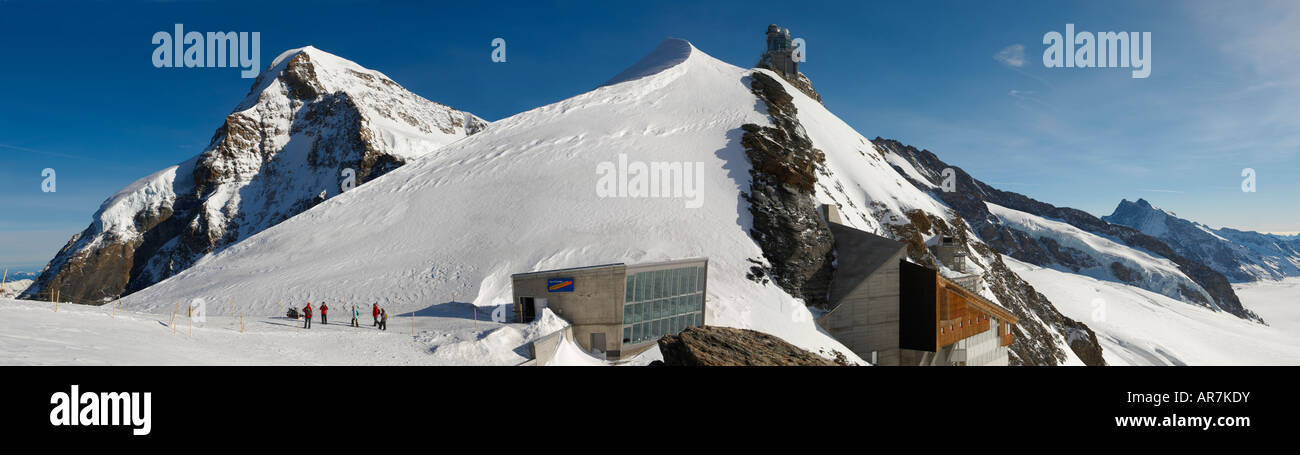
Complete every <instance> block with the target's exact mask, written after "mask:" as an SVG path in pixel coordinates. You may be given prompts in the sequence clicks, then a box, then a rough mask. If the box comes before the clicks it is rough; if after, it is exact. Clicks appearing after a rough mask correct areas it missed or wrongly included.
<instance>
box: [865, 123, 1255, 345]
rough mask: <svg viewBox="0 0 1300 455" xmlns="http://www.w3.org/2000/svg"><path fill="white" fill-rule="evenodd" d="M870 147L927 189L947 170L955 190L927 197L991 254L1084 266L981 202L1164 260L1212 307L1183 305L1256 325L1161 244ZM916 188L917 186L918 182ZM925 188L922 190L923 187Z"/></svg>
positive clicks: (1226, 287) (1221, 286)
mask: <svg viewBox="0 0 1300 455" xmlns="http://www.w3.org/2000/svg"><path fill="white" fill-rule="evenodd" d="M873 142H874V143H875V144H876V146H877V147H881V148H884V149H887V150H891V151H893V152H894V153H897V154H898V155H899V156H901V157H903V158H905V159H907V160H908V161H909V162H911V163H912V165H913V166H914V167H916V168H918V169H926V170H929V171H930V175H927V177H929V178H930V179H931V181H930V182H927V183H929V184H932V185H939V184H940V183H941V182H942V180H941V177H940V175H939V172H940V171H941V170H943V169H947V168H951V169H953V170H954V172H955V175H956V184H957V188H958V190H957V191H951V192H934V193H932V194H933V195H934V196H935V197H937V198H939V199H941V200H943V202H944V203H946V204H948V206H949V207H952V208H953V209H954V210H955V211H957V213H958V214H960V215H961V216H962V217H963V218H965V219H966V220H967V222H969V223H970V224H971V227H972V228H973V229H974V231H975V232H977V233H979V234H980V236H981V237H982V238H983V239H984V240H985V242H988V243H989V245H992V246H993V247H995V248H997V249H998V251H999V252H1001V253H1003V254H1009V255H1011V256H1012V257H1014V258H1017V259H1020V260H1022V261H1025V262H1029V263H1032V264H1036V265H1046V264H1050V263H1052V262H1053V261H1055V260H1058V259H1063V260H1064V261H1065V262H1064V264H1065V265H1067V266H1074V267H1078V266H1087V265H1086V264H1084V263H1080V262H1077V261H1075V260H1073V259H1070V258H1069V257H1070V254H1064V255H1063V254H1062V252H1061V251H1059V250H1058V251H1057V252H1053V251H1052V249H1051V247H1050V246H1049V245H1045V244H1043V243H1042V242H1038V241H1037V240H1036V239H1028V237H1027V236H1025V235H1024V234H1023V233H1020V232H1019V231H1016V230H1014V229H1011V228H1009V227H1007V226H1004V225H1002V224H1001V223H1000V222H999V221H998V218H997V217H996V216H994V215H993V214H992V213H990V212H989V211H988V207H987V206H986V205H985V202H992V203H994V204H997V205H1000V206H1003V207H1007V208H1010V209H1014V210H1019V211H1022V212H1026V213H1030V214H1033V215H1037V216H1041V217H1044V218H1049V219H1055V220H1060V221H1062V222H1065V223H1067V224H1070V225H1072V226H1074V227H1077V228H1079V229H1082V230H1084V231H1088V232H1091V233H1093V234H1097V235H1100V236H1103V237H1107V238H1110V239H1113V240H1116V241H1118V242H1120V243H1123V244H1125V245H1128V246H1130V247H1132V248H1136V249H1138V250H1143V251H1146V252H1149V253H1152V254H1155V255H1158V256H1163V257H1165V258H1168V259H1170V260H1171V261H1173V262H1174V263H1175V264H1177V265H1178V268H1179V270H1181V271H1182V272H1183V273H1184V274H1186V275H1187V277H1188V278H1191V279H1192V281H1194V282H1195V283H1196V284H1198V285H1200V286H1201V287H1202V288H1204V289H1205V290H1206V291H1207V292H1209V293H1210V295H1211V297H1212V298H1213V299H1214V302H1213V303H1211V302H1206V301H1204V299H1203V298H1202V297H1201V294H1200V293H1197V292H1183V295H1184V297H1185V298H1186V299H1188V300H1190V301H1191V302H1192V303H1198V304H1203V305H1206V306H1211V305H1212V306H1214V307H1217V308H1221V309H1223V310H1224V311H1227V312H1229V313H1231V314H1233V315H1236V316H1237V317H1240V318H1243V319H1250V320H1255V321H1260V322H1262V319H1260V318H1259V316H1258V315H1256V314H1255V313H1254V312H1251V311H1250V310H1247V309H1245V308H1244V307H1242V306H1241V301H1240V300H1239V299H1238V298H1237V295H1236V293H1235V292H1233V290H1232V285H1231V284H1230V283H1229V282H1228V280H1227V278H1225V277H1224V276H1223V275H1222V274H1219V273H1218V272H1216V271H1214V270H1213V269H1210V268H1209V267H1207V266H1205V264H1202V263H1200V262H1197V261H1194V260H1191V259H1188V258H1186V257H1184V256H1182V255H1179V254H1178V253H1176V252H1174V250H1173V249H1171V248H1170V247H1169V246H1168V245H1166V244H1165V243H1164V242H1161V241H1160V240H1158V239H1156V238H1154V237H1151V236H1149V235H1146V234H1143V233H1142V232H1141V231H1138V230H1136V229H1133V228H1131V227H1128V226H1122V225H1116V224H1110V223H1107V222H1105V221H1103V220H1101V219H1100V218H1097V217H1095V216H1092V215H1090V214H1088V213H1087V212H1084V211H1082V210H1078V209H1073V208H1069V207H1056V206H1054V205H1051V204H1047V203H1045V202H1040V201H1037V200H1034V199H1031V198H1029V197H1026V196H1024V195H1021V194H1018V193H1012V192H1008V191H1002V190H998V189H996V188H993V187H991V186H988V185H986V184H985V183H984V182H981V181H979V180H976V179H975V178H974V177H971V176H970V174H967V173H966V172H965V171H964V170H962V169H961V168H958V167H954V166H949V165H948V164H947V163H944V162H943V161H942V160H940V159H939V158H938V157H937V156H935V155H934V153H931V152H930V151H929V150H917V149H916V148H915V147H911V146H908V145H904V144H902V143H899V142H898V141H894V140H889V139H882V138H876V139H874V140H873ZM904 175H907V174H904ZM908 178H909V179H910V178H911V177H910V176H909V177H908ZM917 183H918V187H921V186H922V185H920V182H917ZM925 187H927V188H928V186H925ZM1065 253H1068V252H1065ZM1071 261H1074V262H1071ZM1188 291H1191V290H1190V289H1189V290H1188Z"/></svg>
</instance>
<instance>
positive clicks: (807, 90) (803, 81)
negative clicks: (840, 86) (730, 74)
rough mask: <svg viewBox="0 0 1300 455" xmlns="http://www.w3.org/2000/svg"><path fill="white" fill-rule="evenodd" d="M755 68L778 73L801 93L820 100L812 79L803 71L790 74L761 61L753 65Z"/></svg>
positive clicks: (819, 101) (820, 97) (820, 96)
mask: <svg viewBox="0 0 1300 455" xmlns="http://www.w3.org/2000/svg"><path fill="white" fill-rule="evenodd" d="M755 68H763V69H766V70H771V71H772V72H773V73H776V74H777V75H780V76H781V79H785V81H786V82H789V83H790V85H793V86H794V88H796V89H799V91H801V92H803V94H805V95H808V97H809V98H812V99H815V100H817V102H818V103H821V102H822V95H821V94H820V93H817V90H815V89H813V85H812V80H811V79H808V76H805V75H804V74H803V73H795V74H790V73H787V72H784V71H781V70H780V69H777V68H773V67H771V66H769V65H766V64H764V63H763V62H759V63H758V65H756V66H755ZM823 104H825V103H823Z"/></svg>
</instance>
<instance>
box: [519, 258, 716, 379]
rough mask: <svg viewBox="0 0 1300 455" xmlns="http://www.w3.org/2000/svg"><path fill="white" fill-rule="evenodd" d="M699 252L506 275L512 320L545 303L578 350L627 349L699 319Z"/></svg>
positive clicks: (612, 354) (618, 353) (703, 262)
mask: <svg viewBox="0 0 1300 455" xmlns="http://www.w3.org/2000/svg"><path fill="white" fill-rule="evenodd" d="M708 268H709V260H708V259H707V258H693V259H682V260H675V261H667V262H654V263H644V264H634V265H627V264H622V263H617V264H606V265H596V266H588V267H577V268H569V269H559V270H545V271H539V272H529V273H519V274H515V275H511V281H512V283H513V294H514V295H513V297H514V305H513V307H514V317H515V320H516V321H521V322H530V321H533V320H534V319H536V318H537V316H538V315H539V314H540V313H541V311H542V309H543V308H550V309H551V311H552V312H554V313H555V314H556V315H557V316H559V317H561V318H563V319H564V320H565V321H568V322H569V324H570V325H571V326H572V330H573V339H574V340H575V341H576V342H577V343H578V345H579V346H581V347H582V348H583V349H584V350H586V351H588V352H593V353H603V354H604V355H605V356H606V358H609V359H618V358H622V357H627V356H632V355H636V354H638V353H640V352H641V351H644V350H645V349H647V348H649V347H650V346H653V345H654V344H655V342H657V341H658V340H659V338H660V337H662V336H664V335H669V334H676V333H679V332H681V331H682V330H685V329H686V328H687V327H692V326H703V325H704V322H705V321H704V313H705V312H704V305H705V301H704V296H705V295H706V293H705V291H706V288H707V286H706V284H707V283H708Z"/></svg>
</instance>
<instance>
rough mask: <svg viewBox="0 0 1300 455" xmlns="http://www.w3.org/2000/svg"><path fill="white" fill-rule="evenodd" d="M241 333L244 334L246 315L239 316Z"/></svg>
mask: <svg viewBox="0 0 1300 455" xmlns="http://www.w3.org/2000/svg"><path fill="white" fill-rule="evenodd" d="M239 333H244V315H243V314H242V313H241V314H240V315H239Z"/></svg>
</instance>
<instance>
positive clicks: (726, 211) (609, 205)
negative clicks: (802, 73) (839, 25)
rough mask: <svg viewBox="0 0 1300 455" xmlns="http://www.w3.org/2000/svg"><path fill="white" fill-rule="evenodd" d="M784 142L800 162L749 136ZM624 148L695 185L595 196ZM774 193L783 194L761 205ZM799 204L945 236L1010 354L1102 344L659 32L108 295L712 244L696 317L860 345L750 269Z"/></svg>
mask: <svg viewBox="0 0 1300 455" xmlns="http://www.w3.org/2000/svg"><path fill="white" fill-rule="evenodd" d="M791 146H796V147H798V151H799V152H800V153H799V154H798V156H800V157H804V158H807V161H798V162H791V161H785V160H784V158H781V155H780V154H779V153H773V154H772V155H762V154H758V153H756V151H757V150H758V148H762V147H768V148H767V149H765V150H767V151H770V152H779V151H782V150H785V148H787V147H791ZM819 154H820V156H821V157H820V158H818V156H819ZM765 157H773V158H774V161H771V162H769V161H765ZM619 163H630V164H629V166H628V168H629V169H630V168H631V167H632V165H635V164H636V163H641V164H646V163H649V164H654V163H660V164H667V165H669V166H665V167H668V168H671V165H672V164H676V165H678V166H679V167H678V168H679V169H683V170H691V174H686V175H687V176H689V177H688V178H686V179H685V180H686V182H687V184H688V186H694V185H699V186H698V188H697V189H698V193H697V194H696V195H695V196H696V198H697V199H698V200H696V199H694V198H692V197H691V196H690V195H683V196H682V197H665V196H660V197H638V196H637V195H635V194H633V192H624V193H618V192H615V193H614V194H606V193H603V192H602V191H601V188H602V185H603V184H602V182H603V180H602V175H603V174H602V172H601V170H602V169H607V168H621V167H622V166H621V165H620V164H619ZM696 170H698V172H697V171H696ZM773 176H783V177H785V178H790V179H795V180H790V181H782V180H781V179H776V180H771V179H770V178H771V177H773ZM670 177H671V175H670ZM814 178H815V180H814ZM635 181H636V178H635V177H633V178H628V179H627V181H626V182H624V185H629V184H634V183H635ZM692 181H693V182H692ZM769 190H771V191H772V192H773V193H772V194H779V193H780V192H782V191H785V192H789V193H790V194H795V196H778V197H779V198H780V201H781V202H779V203H776V204H774V205H770V206H769V205H764V204H766V203H764V202H761V201H760V200H761V199H762V198H763V195H762V194H761V193H766V192H769ZM620 194H621V196H620ZM813 201H815V202H821V203H833V204H836V205H838V206H840V207H841V212H842V213H843V214H844V217H845V219H846V222H848V223H851V224H852V225H854V226H857V227H859V228H860V229H864V230H868V231H871V232H876V233H880V234H883V235H887V236H891V237H894V238H899V239H902V240H904V241H907V242H909V245H911V246H912V249H913V250H915V251H914V253H915V254H914V256H913V260H917V261H920V262H925V263H928V264H931V265H933V264H934V259H933V256H932V255H931V254H930V252H929V250H928V249H927V245H933V244H935V243H936V242H937V241H938V238H939V236H941V235H947V234H953V235H957V236H959V237H960V238H961V239H962V241H963V242H964V243H963V244H966V245H968V246H969V248H971V249H972V250H974V251H975V253H974V255H973V256H972V262H973V265H972V267H973V268H974V269H975V270H976V271H977V272H982V273H983V274H984V277H985V279H984V283H985V284H984V285H983V286H982V288H981V289H979V290H978V291H979V292H981V293H983V294H985V295H986V296H987V297H989V298H990V299H994V300H996V301H1000V302H1002V303H1003V304H1004V305H1006V306H1008V307H1009V308H1012V309H1013V310H1014V311H1016V312H1017V314H1020V315H1021V316H1022V325H1021V327H1020V328H1019V330H1021V333H1020V335H1018V336H1017V341H1016V344H1014V345H1013V352H1014V353H1015V357H1014V358H1013V363H1025V364H1061V363H1076V364H1077V363H1083V362H1082V361H1081V360H1080V355H1079V354H1076V352H1083V353H1085V354H1084V355H1087V356H1089V357H1090V358H1091V357H1095V358H1096V359H1097V360H1098V361H1099V360H1100V349H1099V348H1098V347H1097V344H1096V339H1095V337H1094V336H1093V335H1092V333H1091V331H1090V330H1088V329H1087V327H1086V326H1084V325H1083V324H1080V323H1078V322H1076V321H1073V320H1069V319H1068V318H1065V317H1064V316H1062V315H1060V313H1059V312H1056V311H1055V310H1054V309H1052V308H1051V306H1050V304H1045V305H1044V304H1043V303H1042V302H1043V301H1040V300H1039V299H1038V297H1039V296H1037V295H1036V294H1034V293H1032V292H1031V291H1030V290H1028V289H1027V286H1025V285H1024V284H1023V281H1021V280H1019V278H1018V277H1015V276H1014V274H1013V273H1011V272H1010V271H1009V270H1008V269H1007V268H1006V266H1005V264H1002V262H1001V259H1000V256H998V254H997V253H996V252H994V251H993V250H992V249H991V248H989V247H988V246H986V245H983V244H982V243H980V242H979V240H978V238H977V237H976V236H975V235H974V234H973V233H972V232H971V231H969V230H968V229H967V228H966V225H965V222H964V221H962V220H961V218H960V217H959V216H957V215H956V214H955V213H953V212H952V211H951V210H949V209H948V208H947V207H946V206H944V205H943V204H942V203H940V202H939V201H936V200H935V199H934V198H932V197H930V196H929V195H927V194H925V193H924V192H922V191H920V190H918V189H917V188H915V187H913V186H912V185H910V184H909V183H908V182H907V180H906V179H904V178H903V177H902V176H900V175H899V174H898V173H897V172H896V171H895V170H894V169H893V168H892V167H891V166H890V165H889V164H888V163H887V162H886V161H885V160H884V159H883V158H882V156H881V155H880V154H879V153H877V152H876V151H875V150H874V148H873V146H872V145H871V143H870V142H869V141H868V140H866V139H865V138H864V137H862V136H861V135H859V134H858V133H856V132H855V131H853V129H852V128H850V127H849V126H848V125H847V124H845V123H844V122H843V121H841V120H840V119H838V118H837V117H835V116H834V115H833V114H831V113H830V112H829V111H827V110H826V109H825V107H824V106H822V105H821V104H820V103H819V102H817V101H816V100H814V99H812V98H809V97H808V96H806V95H804V94H803V93H802V92H801V91H800V90H798V89H796V88H795V87H793V86H791V85H789V84H788V83H786V82H784V81H783V80H782V79H781V78H780V77H779V76H776V75H775V74H774V73H771V72H770V71H767V70H762V69H758V70H747V69H742V68H738V67H735V66H732V65H729V64H726V63H724V62H721V61H718V60H716V59H714V58H713V57H710V56H708V55H706V54H704V53H703V52H700V51H699V50H698V49H695V48H694V47H693V46H691V45H690V43H687V42H686V41H682V40H667V41H665V42H664V43H663V44H661V45H660V46H659V48H658V49H656V50H655V51H654V52H652V53H651V54H649V55H648V56H647V57H646V58H645V59H643V60H642V61H641V62H639V63H637V64H636V65H634V66H633V67H632V68H631V69H629V70H628V71H626V72H624V73H623V74H622V75H620V76H618V77H616V78H614V79H613V80H611V82H610V83H608V84H607V85H604V86H602V87H599V88H597V89H595V90H593V91H591V92H588V93H585V94H581V95H578V96H575V97H573V98H570V99H567V100H564V101H560V102H558V103H555V104H551V105H548V106H543V107H540V108H537V109H533V110H531V111H527V112H524V113H521V114H518V115H515V116H512V117H509V118H506V119H503V120H500V121H497V122H494V123H493V124H492V126H491V128H489V129H488V130H486V131H484V132H483V133H479V134H476V135H474V136H471V137H469V138H467V139H465V140H462V141H459V142H457V143H455V144H451V145H449V146H447V147H446V148H444V149H442V150H440V151H439V153H436V154H431V155H427V156H424V157H421V158H419V159H417V160H415V161H413V162H412V163H410V164H408V165H406V166H403V167H401V168H399V169H397V170H394V171H392V172H390V173H388V174H387V175H385V176H383V177H382V178H379V179H377V180H374V181H372V182H371V183H369V184H367V185H365V186H363V187H359V188H357V189H356V190H354V191H350V192H348V193H346V194H343V195H341V196H338V197H335V198H333V199H330V200H328V201H325V202H323V203H321V204H320V205H318V206H316V207H314V208H312V209H311V210H308V211H306V212H304V213H302V214H300V215H298V216H296V217H293V218H291V219H289V220H287V221H285V222H283V223H281V224H279V225H277V226H274V227H272V228H270V229H267V230H265V231H263V232H261V233H258V234H256V235H254V236H252V237H250V238H248V239H247V240H245V241H243V242H240V243H238V244H235V245H233V246H231V247H229V248H227V249H225V250H224V251H221V252H218V253H217V254H214V255H212V256H211V257H209V258H206V259H204V260H203V261H201V262H200V263H198V264H196V265H195V266H194V267H192V268H190V269H188V270H186V271H184V272H182V273H180V274H178V275H176V276H175V277H172V278H171V279H168V280H166V281H163V282H161V283H158V284H156V285H154V286H152V287H150V288H148V289H146V290H144V291H142V292H139V293H136V294H134V295H132V296H130V297H128V298H126V299H124V300H123V304H124V305H126V306H127V307H129V308H134V309H142V310H150V311H169V310H170V309H171V308H172V306H174V304H175V302H176V301H177V299H190V298H205V299H206V300H207V301H208V302H209V311H210V312H215V313H219V312H222V311H228V309H224V308H228V305H229V303H228V302H231V301H233V302H236V303H237V304H238V305H239V306H240V307H241V308H244V309H245V310H246V311H247V310H249V309H252V310H254V311H257V312H260V313H263V314H274V313H278V312H280V311H282V310H283V308H282V304H283V303H282V302H285V303H287V302H292V303H300V302H303V301H308V300H310V301H320V300H327V301H330V302H335V301H341V302H344V303H349V302H371V301H376V300H377V301H380V302H386V303H387V304H388V305H390V306H391V307H394V308H396V309H397V310H398V312H402V311H409V310H418V309H422V308H426V307H429V306H432V305H437V304H439V303H441V302H447V301H450V300H452V299H459V300H472V301H473V303H474V304H476V305H480V306H482V305H492V304H496V303H505V302H509V301H510V274H512V273H519V272H527V271H534V270H542V269H551V268H562V267H573V266H582V265H590V264H599V263H610V262H627V263H638V262H646V261H657V260H665V259H673V258H683V257H694V256H707V257H709V258H710V271H709V277H710V283H709V286H708V296H707V299H708V303H707V313H706V316H705V318H706V322H707V323H708V324H710V325H720V326H730V327H737V328H748V329H754V330H758V331H761V332H765V333H768V334H772V335H776V336H778V337H780V338H782V339H784V340H786V341H788V342H790V343H791V344H794V345H796V346H799V347H801V348H804V349H808V350H810V351H813V352H816V353H819V354H823V355H828V356H832V355H834V353H835V352H839V353H843V354H846V357H848V358H849V359H850V360H853V361H860V359H858V358H857V356H855V355H853V354H852V353H851V352H849V351H848V350H847V349H845V348H844V347H843V346H842V345H840V344H839V343H838V342H836V341H835V340H833V339H831V338H830V337H829V336H827V335H826V334H825V333H824V332H822V331H820V330H819V329H818V328H817V326H816V325H815V324H814V322H813V320H812V313H811V312H810V311H809V309H808V308H807V307H806V304H816V303H817V302H816V301H815V298H813V297H807V298H804V297H805V296H801V295H796V294H800V292H799V289H796V288H794V287H789V286H787V287H782V286H779V285H778V284H777V283H774V282H773V281H771V280H768V279H765V278H764V277H762V276H757V275H755V269H758V270H769V271H770V270H775V269H774V264H773V263H772V261H771V260H769V256H768V254H767V253H768V251H767V250H765V248H764V246H763V245H766V244H768V243H769V241H768V239H764V238H763V235H761V234H762V231H761V230H760V229H759V228H760V227H762V226H760V224H759V223H757V221H756V219H755V217H756V213H758V214H761V213H764V212H763V211H762V210H761V209H762V208H764V207H767V208H772V209H774V210H781V209H794V210H802V209H803V208H806V207H809V206H815V204H814V203H813ZM693 202H698V203H699V204H700V206H699V208H692V207H693V206H695V205H694V204H693ZM787 202H789V203H791V204H797V206H791V205H784V204H786V203H787ZM790 213H791V214H795V212H790ZM800 213H802V212H800ZM812 223H813V224H814V225H815V224H817V222H816V221H813V222H812ZM777 226H779V224H777ZM771 233H772V234H773V235H777V236H781V237H785V238H791V239H796V242H795V243H797V240H798V237H799V232H796V231H792V230H789V229H774V230H772V231H771ZM809 258H810V259H809V260H813V261H815V260H821V259H824V256H817V255H811V256H809ZM819 258H820V259H819ZM808 299H812V301H810V300H808ZM1071 342H1073V344H1071Z"/></svg>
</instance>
